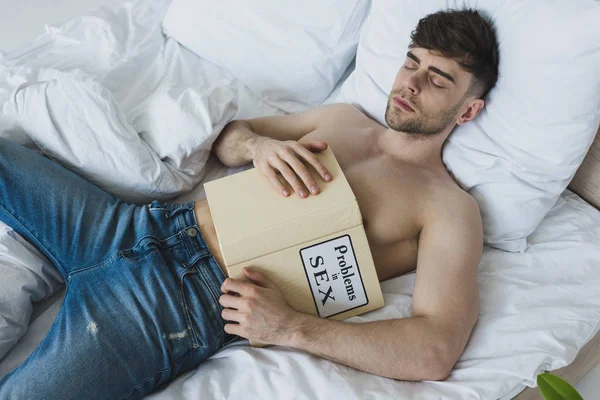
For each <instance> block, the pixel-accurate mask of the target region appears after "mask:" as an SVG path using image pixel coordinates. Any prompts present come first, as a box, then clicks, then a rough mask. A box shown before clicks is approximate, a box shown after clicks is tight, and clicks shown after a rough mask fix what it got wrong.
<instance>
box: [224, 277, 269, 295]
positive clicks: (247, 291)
mask: <svg viewBox="0 0 600 400" xmlns="http://www.w3.org/2000/svg"><path fill="white" fill-rule="evenodd" d="M259 289H260V287H258V286H256V285H254V284H252V283H249V282H244V281H241V280H239V279H232V278H227V279H225V281H224V282H223V284H222V285H221V291H222V292H223V293H227V292H235V293H239V294H240V295H241V296H245V297H255V296H256V294H257V291H258V290H259Z"/></svg>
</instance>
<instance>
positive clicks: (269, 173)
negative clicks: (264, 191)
mask: <svg viewBox="0 0 600 400" xmlns="http://www.w3.org/2000/svg"><path fill="white" fill-rule="evenodd" d="M261 170H262V173H263V174H264V175H266V177H267V179H268V180H269V182H271V185H272V186H273V187H274V188H275V190H276V191H278V192H279V193H281V194H282V195H283V197H288V196H289V195H290V191H289V190H288V189H287V188H286V187H285V186H284V184H283V183H281V181H280V180H279V178H278V177H277V174H276V173H275V170H273V168H271V167H270V166H269V165H267V166H266V167H264V168H261Z"/></svg>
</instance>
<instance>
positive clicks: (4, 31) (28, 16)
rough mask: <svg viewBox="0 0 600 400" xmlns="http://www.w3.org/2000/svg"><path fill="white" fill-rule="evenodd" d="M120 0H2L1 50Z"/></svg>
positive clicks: (0, 17)
mask: <svg viewBox="0 0 600 400" xmlns="http://www.w3.org/2000/svg"><path fill="white" fill-rule="evenodd" d="M115 2H122V1H119V0H0V51H7V50H11V49H14V48H16V47H19V46H21V45H23V44H24V43H26V42H27V41H29V40H31V39H34V38H35V37H37V36H39V35H41V34H42V33H44V25H46V24H47V25H57V24H60V23H61V22H63V21H65V20H68V19H70V18H73V17H76V16H78V15H81V14H83V13H85V12H86V11H87V10H89V9H92V8H96V7H98V6H101V5H105V4H111V3H115Z"/></svg>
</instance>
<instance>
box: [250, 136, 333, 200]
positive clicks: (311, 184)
mask: <svg viewBox="0 0 600 400" xmlns="http://www.w3.org/2000/svg"><path fill="white" fill-rule="evenodd" d="M270 146H271V147H269V148H268V150H270V151H265V155H267V154H268V157H261V158H259V159H257V160H255V166H256V167H257V168H258V169H259V170H260V171H261V173H262V174H263V175H265V176H266V177H267V179H268V180H269V182H270V183H271V185H272V186H273V187H274V189H275V190H276V191H277V192H279V193H281V194H282V195H283V196H284V197H287V196H289V195H290V191H289V188H288V187H287V186H286V183H288V184H289V185H290V187H291V188H292V190H293V191H294V192H296V193H297V194H298V196H299V197H300V198H306V197H308V195H309V194H313V195H316V194H318V193H320V188H319V185H318V184H317V182H316V181H315V179H314V178H313V176H312V174H311V172H310V171H309V169H308V165H310V166H312V167H313V168H314V169H315V171H317V173H318V174H319V175H320V176H321V178H322V179H323V180H324V181H326V182H329V181H331V179H332V176H331V173H330V172H329V171H328V170H327V168H326V167H325V166H324V165H323V164H322V163H321V162H320V161H319V159H318V158H317V157H316V156H315V154H314V153H313V152H312V151H316V152H319V151H323V150H325V149H326V148H327V143H325V142H321V141H310V142H307V143H298V142H296V141H287V142H275V143H271V142H270ZM273 150H274V151H273ZM305 163H306V164H307V165H305ZM277 172H279V174H280V175H281V176H279V175H278V174H277ZM280 178H282V179H283V180H284V182H282V180H281V179H280Z"/></svg>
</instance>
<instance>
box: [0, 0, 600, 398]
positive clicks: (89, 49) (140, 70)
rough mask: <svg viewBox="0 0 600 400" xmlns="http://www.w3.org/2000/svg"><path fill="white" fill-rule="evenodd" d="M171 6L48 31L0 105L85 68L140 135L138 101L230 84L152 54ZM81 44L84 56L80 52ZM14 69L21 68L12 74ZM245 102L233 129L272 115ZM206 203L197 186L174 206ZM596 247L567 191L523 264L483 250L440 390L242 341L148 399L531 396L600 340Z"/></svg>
mask: <svg viewBox="0 0 600 400" xmlns="http://www.w3.org/2000/svg"><path fill="white" fill-rule="evenodd" d="M166 3H167V2H166V0H144V1H141V0H138V1H134V2H128V3H125V4H122V5H116V6H112V7H103V8H101V9H99V10H98V11H96V12H94V13H91V14H90V15H89V16H87V17H83V18H78V19H75V20H73V21H72V22H69V23H67V24H65V25H64V26H62V27H61V28H50V29H49V32H48V33H47V34H46V35H44V36H42V37H41V38H39V39H38V40H37V41H35V42H33V43H32V44H31V45H29V46H27V47H26V48H24V49H21V50H19V51H17V52H12V53H10V54H6V55H5V57H4V59H0V65H1V64H3V65H5V66H10V68H11V72H10V74H7V70H1V69H0V77H2V78H1V79H0V102H1V103H4V102H5V101H6V99H7V98H8V96H9V95H10V91H11V90H13V89H14V88H15V87H17V86H18V85H19V84H21V83H22V82H23V81H24V80H35V79H36V78H37V77H38V76H39V74H40V70H41V69H44V68H47V66H48V65H51V68H53V69H55V70H63V71H68V70H70V69H72V68H78V69H79V70H81V71H83V72H84V73H86V74H90V75H93V76H99V77H101V82H102V83H103V85H104V86H105V87H107V88H108V89H109V90H111V91H112V93H113V94H114V96H115V98H116V99H117V101H118V103H119V105H120V107H122V109H123V112H124V113H125V115H127V116H128V121H129V122H130V123H132V124H133V126H135V118H131V119H129V117H131V116H133V115H135V113H134V112H133V111H132V110H134V109H135V106H136V105H137V104H139V103H140V99H144V98H151V94H152V93H154V92H153V91H152V90H150V89H149V88H152V89H153V90H154V89H156V88H160V87H163V86H162V85H172V83H173V82H177V86H178V87H181V88H183V87H186V85H188V86H194V85H207V84H209V83H210V82H212V81H213V80H218V79H223V77H226V78H227V79H231V77H230V76H227V72H226V71H223V70H222V69H220V68H218V67H216V66H214V65H212V64H209V63H206V62H203V61H202V60H201V59H199V58H197V57H195V56H193V54H191V53H190V52H188V51H187V50H185V49H182V48H180V47H178V46H171V47H170V48H171V50H170V51H172V53H169V54H168V57H167V55H165V53H164V52H161V51H157V49H160V48H161V47H160V46H158V47H157V45H160V44H161V43H162V42H161V41H164V40H165V39H164V38H163V37H162V35H159V34H157V31H156V26H157V25H158V23H159V21H160V17H161V13H162V12H163V11H164V6H165V5H166ZM83 41H85V43H86V44H85V46H81V43H82V42H83ZM163 44H164V43H163ZM75 45H78V46H77V47H75ZM74 49H77V50H74ZM82 49H83V50H82ZM153 57H154V58H153ZM8 59H11V60H12V59H14V60H18V62H7V60H8ZM140 60H143V61H144V63H140ZM17 64H18V65H21V66H20V67H18V68H17ZM0 68H1V67H0ZM15 68H17V69H18V71H19V72H18V73H15ZM3 73H4V75H3ZM135 82H138V84H135ZM140 82H143V83H140ZM123 84H127V86H125V87H123V86H122V85H123ZM203 87H205V86H203ZM240 93H242V95H241V96H240V97H239V104H238V106H239V109H238V111H237V115H236V117H237V118H243V117H247V116H256V115H269V114H273V113H276V112H277V110H274V109H271V108H270V107H268V106H266V105H265V104H264V103H263V102H261V101H260V100H258V99H257V98H256V97H255V96H253V95H252V94H251V93H250V92H248V91H245V90H244V89H243V88H242V90H241V92H240ZM332 98H334V96H332V97H330V99H332ZM1 103H0V104H1ZM156 112H157V113H160V111H159V110H158V111H156ZM148 115H151V114H148ZM159 115H160V114H159ZM136 131H137V130H136ZM138 132H139V131H138ZM0 134H2V136H4V137H9V138H11V139H12V140H15V141H18V142H20V143H26V144H27V143H28V144H31V142H30V141H29V139H28V136H26V135H23V132H22V131H21V130H20V129H19V127H18V126H16V125H15V124H11V123H9V122H6V120H5V122H4V125H2V124H0ZM231 172H234V170H228V169H226V168H224V167H223V166H222V165H220V164H219V163H218V162H217V161H216V160H214V159H212V158H211V159H210V160H209V161H208V164H207V165H206V168H205V170H204V175H203V181H208V180H211V179H214V178H215V177H218V176H222V175H224V174H228V173H231ZM203 197H204V193H203V189H202V187H201V185H198V186H196V187H195V188H194V190H193V191H192V192H190V193H187V194H184V195H182V196H180V197H179V200H181V201H185V200H189V199H196V198H203ZM599 239H600V212H598V211H597V210H595V209H593V208H592V207H591V206H589V205H588V204H587V203H585V202H584V201H583V200H581V199H580V198H579V197H578V196H576V195H574V194H572V193H571V192H568V191H567V192H565V193H564V194H563V195H562V196H561V198H560V199H559V201H558V203H557V204H556V205H555V206H554V208H553V209H552V211H551V212H550V213H549V214H548V215H547V217H546V218H545V220H544V221H543V223H542V224H541V226H540V227H539V228H538V229H537V230H536V232H535V233H534V234H533V236H532V237H531V238H530V244H531V247H530V249H529V250H528V251H527V252H526V253H524V254H510V253H505V252H501V251H498V250H493V249H490V248H486V249H485V252H484V255H483V258H482V261H481V264H480V267H479V278H478V280H479V288H480V291H481V311H480V316H479V321H478V323H477V325H476V327H475V330H474V331H473V334H472V336H471V339H470V341H469V343H468V345H467V348H466V349H465V352H464V353H463V354H462V356H461V358H460V360H459V362H458V363H457V364H456V366H455V368H454V370H453V372H452V374H451V375H450V377H449V378H448V379H447V380H445V381H443V382H402V381H394V380H391V379H387V378H381V377H377V376H373V375H370V374H367V373H363V372H360V371H357V370H354V369H352V368H348V367H345V366H343V365H340V364H336V363H333V362H330V361H328V360H325V359H321V358H318V357H315V356H312V355H309V354H307V353H304V352H299V351H296V350H294V349H290V348H282V347H268V348H264V349H259V348H250V347H248V346H246V345H245V343H246V342H245V341H242V342H238V343H234V344H232V345H230V346H229V347H227V348H226V349H224V350H222V351H221V352H219V353H218V354H216V355H215V356H213V357H212V358H211V359H209V360H208V361H207V362H205V363H204V364H203V365H201V366H200V367H199V368H198V369H197V370H196V371H192V372H189V373H187V374H185V375H183V376H181V377H180V378H178V379H177V380H176V381H174V382H173V383H171V384H170V385H169V386H168V387H167V388H166V389H164V390H162V391H161V392H158V393H156V394H154V395H152V396H150V398H152V399H175V398H177V399H197V398H201V399H239V398H243V399H286V398H294V399H344V400H346V399H386V398H390V399H392V398H393V399H398V398H402V399H498V398H502V399H508V398H511V397H512V396H513V395H515V394H516V393H518V392H519V391H520V390H521V389H522V388H523V387H524V385H528V386H533V385H534V382H535V377H536V375H537V373H539V372H541V371H542V370H555V369H557V368H560V367H562V366H564V365H567V364H569V363H570V362H571V361H572V360H573V359H574V358H575V356H576V354H577V352H578V350H579V349H581V347H583V346H584V345H585V343H586V342H587V341H588V340H589V339H591V338H592V337H593V336H594V334H595V333H596V332H597V331H598V330H599V329H600V297H598V296H597V293H599V292H600V246H599V245H598V243H599ZM9 250H10V249H9ZM441 267H442V266H441ZM39 273H40V274H41V276H43V275H44V272H43V271H40V272H39ZM414 276H415V274H414V273H410V274H407V275H404V276H402V277H398V278H395V279H391V280H389V281H386V282H384V283H383V284H382V288H383V291H384V295H385V301H386V306H385V307H384V308H382V309H380V310H377V311H374V312H371V313H369V314H366V315H363V316H360V317H355V318H353V319H352V320H353V321H356V322H360V321H369V320H378V319H389V318H402V317H408V316H410V315H411V301H412V290H413V281H414ZM53 287H54V288H55V290H59V292H58V293H57V294H56V295H54V296H53V297H51V298H50V299H48V300H46V301H44V302H42V303H40V304H39V305H38V306H37V308H36V310H35V312H34V317H33V320H32V323H31V325H30V328H29V330H28V332H27V333H26V335H25V336H24V337H23V338H22V339H21V341H20V342H19V343H18V344H17V345H16V346H15V347H14V348H13V349H12V351H11V352H10V353H8V354H7V356H6V357H5V358H4V359H3V360H2V362H1V363H0V376H2V375H4V374H6V373H8V372H10V371H11V370H12V369H13V368H15V367H16V366H18V365H19V364H20V363H21V362H22V361H23V360H24V359H25V358H26V357H27V355H28V354H29V353H30V352H31V351H32V350H33V348H34V347H35V346H36V345H37V344H38V343H39V342H40V341H41V339H42V338H43V336H44V335H45V333H46V331H47V330H48V328H49V326H50V324H51V323H52V321H53V320H54V318H55V317H56V314H57V312H58V310H59V308H60V304H61V300H62V292H61V291H60V285H56V284H54V286H53ZM398 340H402V338H398Z"/></svg>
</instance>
